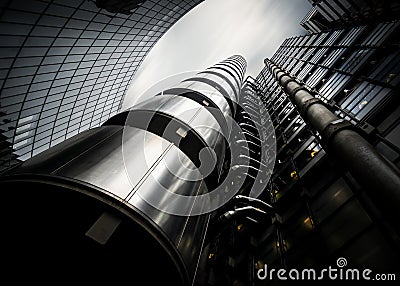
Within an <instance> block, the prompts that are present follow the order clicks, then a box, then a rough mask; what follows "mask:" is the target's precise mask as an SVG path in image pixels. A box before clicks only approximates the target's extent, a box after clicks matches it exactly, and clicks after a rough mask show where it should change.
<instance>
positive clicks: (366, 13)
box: [300, 0, 400, 33]
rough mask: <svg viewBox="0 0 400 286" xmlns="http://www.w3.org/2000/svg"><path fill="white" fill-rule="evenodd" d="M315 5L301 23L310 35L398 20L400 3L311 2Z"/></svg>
mask: <svg viewBox="0 0 400 286" xmlns="http://www.w3.org/2000/svg"><path fill="white" fill-rule="evenodd" d="M309 2H310V3H311V4H312V5H313V7H312V9H311V10H310V12H309V13H308V14H307V15H306V16H305V17H304V19H303V20H302V21H301V23H300V24H301V26H303V28H304V29H306V30H307V31H309V32H310V33H318V32H321V31H326V30H329V29H335V28H339V27H341V28H343V27H351V26H355V25H364V24H368V23H373V22H382V21H389V20H395V19H398V17H399V15H400V1H398V0H387V1H364V0H309Z"/></svg>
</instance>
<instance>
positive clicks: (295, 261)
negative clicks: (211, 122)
mask: <svg viewBox="0 0 400 286" xmlns="http://www.w3.org/2000/svg"><path fill="white" fill-rule="evenodd" d="M399 24H400V22H399V21H392V22H384V23H378V24H371V25H365V26H357V27H352V28H348V29H339V30H332V31H327V32H321V33H314V34H309V35H305V36H299V37H292V38H289V39H286V40H285V41H284V42H283V43H282V45H281V46H280V47H279V48H278V49H277V51H276V53H275V54H274V55H273V57H272V58H271V61H272V62H273V63H274V64H275V65H277V66H279V67H281V68H282V69H283V70H285V71H286V72H287V73H288V74H290V75H291V76H292V77H293V78H295V79H297V81H298V82H299V83H301V84H303V85H304V86H305V87H306V88H307V89H308V90H310V91H311V93H313V95H314V96H315V97H317V98H319V99H320V100H322V102H323V103H324V105H325V106H327V107H328V108H329V109H330V110H331V111H332V112H334V113H335V115H336V116H338V117H339V118H342V119H346V120H348V121H350V122H351V123H353V124H354V126H356V127H357V128H358V130H360V131H359V132H361V134H363V136H364V137H365V138H366V139H367V140H368V141H369V142H370V143H371V144H372V145H374V146H375V147H376V149H377V150H378V151H379V152H380V153H381V154H382V155H384V156H385V157H386V159H388V160H390V161H391V162H392V163H393V164H394V165H397V167H400V160H399V155H400V141H399V139H397V138H400V136H399V130H400V112H399V110H400V107H399V106H400V105H399V99H398V98H399V94H398V85H399V75H398V69H399V64H400V61H399V59H400V58H399V52H400V51H399V48H398V43H399V42H398V35H399V32H400V29H399ZM256 82H257V83H258V90H259V93H260V97H261V98H262V100H263V102H264V103H265V105H266V106H267V109H268V110H269V113H270V115H271V119H272V120H273V124H274V126H275V133H276V136H277V150H278V152H277V159H276V164H275V169H274V173H273V175H272V179H271V181H270V186H269V194H270V196H271V200H272V201H273V202H274V205H275V206H276V207H277V208H279V215H278V218H277V222H276V223H275V225H272V226H271V227H269V228H268V229H267V230H266V231H262V232H260V233H258V234H256V235H255V238H254V239H255V241H257V247H256V251H254V253H255V254H254V256H253V257H254V258H253V259H254V260H255V261H256V262H257V263H258V265H261V266H262V265H264V264H268V267H270V266H271V267H274V266H275V267H276V268H281V267H286V268H287V269H290V268H296V267H302V268H307V267H314V269H318V267H321V266H322V265H329V264H332V263H333V264H334V261H336V259H337V258H338V257H345V258H346V259H347V260H348V261H349V263H350V261H351V263H352V265H353V266H355V267H362V266H364V267H367V266H368V267H369V268H370V269H373V271H383V270H386V271H389V270H390V271H392V272H393V271H395V269H396V267H398V265H399V261H398V260H397V259H396V255H397V254H398V252H397V250H396V246H395V245H396V242H395V240H396V239H397V238H396V237H398V235H397V234H395V232H393V230H391V229H390V228H389V229H388V228H387V227H385V222H384V221H383V220H382V215H381V214H380V213H379V211H377V209H376V208H375V207H374V201H373V200H371V199H370V198H369V197H368V196H367V195H366V193H365V192H364V189H363V188H362V187H360V185H359V184H358V182H357V181H356V180H355V179H354V178H353V177H352V175H351V174H350V173H349V171H348V170H347V169H346V166H341V165H340V164H339V163H338V162H337V161H336V159H335V158H334V157H332V156H331V155H329V152H326V145H324V141H323V140H322V137H321V134H319V133H318V132H317V131H316V130H315V129H314V128H312V126H311V124H309V122H307V121H306V120H305V119H304V118H303V115H302V114H301V112H300V110H299V108H298V107H296V106H295V105H294V104H293V103H292V101H291V99H290V98H289V96H288V94H287V93H286V91H285V90H283V88H282V87H281V85H280V84H279V83H278V81H277V79H276V78H275V76H274V75H272V73H271V72H270V70H269V68H268V67H265V68H264V69H263V70H262V72H261V73H260V74H259V75H258V76H257V78H256ZM395 134H396V135H395ZM396 136H397V137H396ZM395 137H396V139H395ZM333 264H332V265H333ZM261 266H260V267H259V269H261V268H262V267H261ZM258 282H260V281H258ZM256 285H263V284H261V282H260V284H256Z"/></svg>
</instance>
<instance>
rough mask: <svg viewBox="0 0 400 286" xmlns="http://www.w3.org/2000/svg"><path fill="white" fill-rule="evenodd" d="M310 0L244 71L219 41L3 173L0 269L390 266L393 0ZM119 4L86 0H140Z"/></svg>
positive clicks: (399, 247)
mask: <svg viewBox="0 0 400 286" xmlns="http://www.w3.org/2000/svg"><path fill="white" fill-rule="evenodd" d="M12 2H13V1H12ZM98 2H100V1H98ZM147 2H148V1H146V2H145V3H147ZM40 3H42V2H40ZM52 3H53V2H52ZM104 3H105V2H103V1H102V3H98V5H100V6H101V5H105V4H104ZM157 3H158V2H157ZM312 3H313V6H314V8H313V10H311V12H310V13H311V14H309V15H307V17H306V18H305V21H303V22H302V25H303V26H304V27H305V28H306V29H307V30H308V31H309V32H310V33H309V34H307V35H304V36H294V37H291V38H288V39H286V40H285V41H284V42H283V43H282V44H281V46H280V47H278V49H277V50H276V52H275V54H274V55H273V56H272V57H271V58H267V59H265V67H264V68H263V70H262V71H261V72H260V74H259V75H257V76H256V77H255V78H252V77H245V70H246V62H245V60H244V58H243V57H241V56H232V57H230V58H228V59H226V60H224V61H221V62H220V63H217V64H215V65H213V66H211V67H210V68H208V69H206V70H204V71H202V72H199V73H197V74H196V75H194V76H192V77H191V78H187V79H185V80H183V81H182V82H180V83H179V84H177V85H176V86H172V87H170V88H168V89H166V90H164V91H163V92H161V93H159V94H156V95H154V96H153V97H151V98H149V99H147V100H146V101H143V102H141V103H139V104H137V105H135V106H133V107H132V108H131V109H130V110H127V111H124V112H118V108H116V109H115V110H114V109H113V112H111V111H110V114H109V118H108V119H107V118H106V117H104V119H107V120H105V121H104V122H102V120H103V119H100V120H99V118H103V117H100V116H99V117H96V119H93V120H98V121H96V123H95V124H93V125H91V123H88V125H85V126H86V127H85V128H86V129H89V130H83V129H82V130H81V129H80V127H79V129H78V131H76V132H77V133H78V134H76V135H74V134H75V133H71V135H70V136H71V137H70V138H68V139H67V140H65V141H63V142H61V143H58V144H56V145H55V146H52V147H51V148H50V149H48V150H45V151H43V152H41V153H40V154H36V155H35V156H34V157H33V158H30V159H28V160H27V161H25V162H23V163H20V164H18V165H17V166H16V167H14V168H13V169H11V170H8V171H7V172H6V173H4V174H3V175H2V176H1V177H0V187H1V189H2V190H5V191H4V192H3V196H2V198H3V200H4V202H6V203H4V206H3V207H2V208H1V211H2V213H1V214H2V217H3V218H7V219H5V221H4V224H3V229H4V230H5V231H4V232H3V233H2V238H1V240H2V241H1V242H2V244H1V247H2V249H1V250H2V251H1V253H2V258H3V259H4V260H5V261H6V262H7V263H6V264H5V265H6V268H4V269H5V270H6V271H4V273H5V276H7V275H8V276H7V277H12V278H13V279H14V281H16V279H24V278H25V277H24V276H15V275H13V270H15V269H19V270H20V271H21V272H24V273H29V274H31V275H29V278H30V279H31V280H32V281H33V280H35V281H39V280H43V279H45V278H47V277H50V276H46V275H43V271H42V270H41V269H46V271H48V272H49V271H51V273H52V274H53V275H57V277H63V278H64V279H76V277H78V275H81V277H83V278H82V279H85V280H89V281H91V282H94V281H96V282H97V281H102V282H104V280H106V279H107V280H108V279H110V280H113V281H114V283H117V281H120V280H123V281H124V282H126V281H134V282H136V281H146V282H147V283H148V284H149V285H161V284H165V285H196V286H212V285H216V286H228V285H246V286H247V285H249V286H250V285H251V286H254V285H256V286H257V285H260V286H261V285H287V284H293V283H303V282H306V283H313V281H312V280H317V279H318V278H319V277H321V275H322V274H321V273H324V272H323V271H325V273H324V276H323V280H324V281H322V283H324V285H325V283H327V284H329V282H331V280H335V281H333V282H334V283H335V284H337V283H342V282H344V283H347V282H349V281H344V280H361V281H362V280H364V277H363V276H362V275H363V271H364V270H365V269H370V270H371V272H367V275H368V277H369V278H370V279H371V280H372V279H375V280H377V279H381V280H393V279H396V280H398V279H400V276H399V275H400V273H399V272H398V269H400V268H399V267H400V259H399V257H400V226H399V223H398V209H399V207H400V171H399V168H400V104H399V103H400V99H399V98H400V97H399V96H400V95H399V82H400V76H399V70H400V68H399V67H400V49H399V44H400V43H399V40H398V39H400V37H399V34H400V27H399V25H400V21H399V17H398V16H396V15H397V14H396V13H397V12H396V7H397V6H396V5H397V1H356V0H346V1H344V0H343V1H342V0H330V1H312ZM381 3H384V4H385V5H386V6H382V7H384V9H383V10H382V9H380V8H379V7H380V5H381ZM92 4H94V3H92ZM60 5H61V4H60ZM82 5H83V4H82ZM85 5H87V3H86V2H85ZM129 5H132V6H129V7H121V6H117V7H114V9H111V8H110V7H109V6H101V7H103V8H102V10H100V11H103V12H104V10H106V11H108V13H110V11H114V12H113V13H115V9H118V11H119V12H118V14H117V15H122V16H121V17H125V16H123V15H126V13H128V14H129V12H127V11H131V10H132V11H137V10H135V9H139V8H140V7H142V6H141V5H140V3H139V4H138V3H136V1H130V2H129ZM137 5H139V6H137ZM142 5H143V4H142ZM363 5H364V6H365V7H364V6H363ZM136 6H137V7H136ZM378 6H379V7H378ZM104 7H106V8H104ZM363 7H364V8H365V9H364V8H363ZM368 7H369V8H368ZM388 7H390V10H391V11H392V12H391V13H388V12H384V11H387V10H385V9H387V8H388ZM128 8H129V9H128ZM328 8H329V9H328ZM367 8H368V9H367ZM313 11H314V12H313ZM316 11H317V12H318V13H317V12H316ZM382 11H383V12H382ZM103 12H101V13H103ZM342 12H343V13H342ZM99 13H100V12H99ZM104 13H105V12H104ZM313 13H314V14H313ZM382 13H383V14H382ZM310 15H311V16H312V17H309V16H310ZM131 16H132V15H131ZM131 16H127V17H131ZM321 17H322V18H321ZM329 17H331V18H329ZM332 17H333V18H332ZM321 19H322V20H321ZM320 24H321V25H320ZM18 58H19V57H18ZM18 58H15V61H16V62H17V61H18ZM112 82H113V86H114V85H115V86H116V88H117V83H116V82H115V83H114V81H112ZM82 92H84V91H82V90H81V89H79V90H78V91H77V96H78V97H79V96H80V94H81V93H82ZM67 93H68V90H67ZM85 96H86V95H85ZM110 96H111V95H110ZM65 97H66V96H64V93H63V94H62V98H65ZM46 100H47V99H46ZM85 100H87V99H85ZM2 102H3V101H2ZM46 102H47V101H44V102H43V103H42V105H41V107H40V108H44V106H46ZM85 102H86V101H85ZM96 102H97V99H96ZM2 104H3V103H2ZM85 104H86V103H85ZM75 105H77V104H75V103H74V106H75ZM84 106H86V105H84ZM95 110H97V109H95ZM101 110H103V109H101ZM60 112H61V110H60ZM71 112H72V111H71ZM83 112H85V111H83ZM101 112H103V111H101ZM57 114H58V113H56V115H54V116H55V117H54V118H58V115H57ZM68 116H69V115H67V118H69V117H68ZM71 116H73V114H72V115H71ZM79 116H81V115H79ZM101 116H102V115H101ZM79 118H80V117H79ZM38 120H39V121H40V119H38ZM54 120H56V119H54ZM39 121H38V122H39ZM16 122H19V121H16ZM85 122H86V121H85ZM88 122H92V119H90V120H88ZM99 123H101V124H100V126H97V125H99ZM35 124H36V123H35ZM29 126H30V125H29ZM35 126H36V125H35ZM51 126H52V125H51ZM96 126H97V127H96ZM35 128H36V127H35ZM68 128H69V127H68ZM68 128H67V130H68ZM11 130H13V129H11ZM20 130H22V131H23V130H24V129H20ZM80 131H82V132H80ZM13 132H15V131H13ZM51 132H53V131H51ZM67 134H69V133H67ZM6 135H7V134H5V135H3V136H6ZM6 138H8V137H6ZM57 142H58V141H57ZM5 147H6V148H8V150H9V152H11V151H12V152H14V151H15V150H18V145H17V146H16V145H15V144H14V143H13V142H11V143H9V144H8V145H6V146H5ZM11 190H13V191H11ZM39 258H40V259H39ZM71 261H72V263H71ZM329 268H333V269H336V271H335V272H334V274H337V275H336V278H330V277H332V276H330V277H329V274H328V273H327V269H329ZM271 269H274V271H273V272H268V273H267V272H266V270H271ZM293 269H295V270H298V272H297V273H299V274H298V276H297V274H296V272H293V271H292V276H291V277H289V275H288V273H289V272H290V271H291V270H293ZM348 269H350V270H351V271H350V272H346V270H348ZM278 270H281V271H280V272H279V273H280V276H281V277H282V276H283V277H284V278H285V277H286V280H281V279H279V278H278ZM303 270H306V271H304V272H303ZM340 270H343V272H340ZM356 270H357V271H358V272H357V271H356ZM314 273H315V274H314ZM340 273H342V274H340ZM357 273H358V274H357ZM267 274H268V275H267ZM377 274H378V275H379V276H376V275H377ZM260 275H261V276H264V277H265V279H260V277H259V276H260ZM314 275H315V276H314ZM393 275H395V276H393ZM314 277H315V278H314ZM334 277H335V276H334ZM296 280H303V281H296ZM81 281H82V280H81ZM318 282H320V281H317V283H318ZM132 283H133V282H132Z"/></svg>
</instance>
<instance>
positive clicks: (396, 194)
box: [265, 59, 400, 231]
mask: <svg viewBox="0 0 400 286" xmlns="http://www.w3.org/2000/svg"><path fill="white" fill-rule="evenodd" d="M265 64H266V65H267V66H268V67H269V69H270V71H271V73H272V74H273V76H274V77H275V79H276V80H277V81H278V83H279V84H280V85H281V86H282V87H283V89H284V91H285V92H286V93H287V94H288V96H289V99H290V100H291V101H292V103H293V104H294V105H295V107H297V109H299V111H300V113H301V114H302V115H303V117H304V119H305V120H307V121H308V122H309V124H310V125H311V126H312V127H314V128H315V129H316V130H317V131H318V132H319V133H320V134H321V136H322V139H323V140H324V141H325V142H326V144H327V151H328V153H330V154H333V156H334V157H335V158H337V159H338V161H339V162H341V163H342V165H343V166H345V167H346V168H347V169H348V170H349V171H350V173H351V174H352V176H353V177H354V178H355V179H356V180H357V182H358V183H359V184H360V185H361V186H362V187H363V189H364V190H365V192H366V194H367V195H368V196H369V197H370V198H371V199H372V201H373V202H374V203H375V204H376V206H377V207H378V208H379V210H380V211H381V213H382V214H383V216H384V218H385V219H386V220H387V221H388V222H390V223H391V225H392V226H393V227H394V228H396V229H397V230H398V231H399V230H400V227H399V224H398V220H397V219H396V218H397V217H398V213H399V211H398V209H399V207H400V171H399V170H398V169H397V168H396V167H395V166H394V165H392V164H390V163H389V162H388V161H387V160H386V159H385V158H383V157H382V156H381V155H380V154H379V153H378V152H377V150H376V149H375V148H374V147H373V146H372V145H371V144H370V143H369V142H368V141H367V140H366V139H364V138H363V137H362V136H361V135H360V134H359V133H358V132H357V131H355V130H354V126H353V125H352V124H351V123H350V122H347V121H345V120H342V119H339V118H338V117H337V116H336V115H335V114H333V113H332V112H331V111H330V110H329V109H328V108H327V107H325V106H324V104H323V103H322V102H321V101H320V100H318V99H317V98H315V97H314V96H313V95H312V94H311V93H310V92H309V91H308V90H307V89H306V88H305V87H304V86H302V85H301V84H299V83H298V82H297V81H296V79H295V78H293V77H291V76H290V75H289V74H287V73H286V72H285V71H284V70H282V69H281V68H280V67H278V66H277V65H275V64H274V63H273V62H271V61H270V60H269V59H266V60H265Z"/></svg>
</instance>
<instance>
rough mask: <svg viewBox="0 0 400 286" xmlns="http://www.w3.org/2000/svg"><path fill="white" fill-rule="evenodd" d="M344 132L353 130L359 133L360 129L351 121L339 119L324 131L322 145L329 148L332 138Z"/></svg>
mask: <svg viewBox="0 0 400 286" xmlns="http://www.w3.org/2000/svg"><path fill="white" fill-rule="evenodd" d="M342 130H353V131H356V132H358V128H357V127H356V126H355V125H354V124H352V123H351V122H350V121H347V120H345V119H338V120H335V121H332V122H331V123H329V124H328V125H327V126H326V127H325V128H324V130H323V131H322V134H321V135H322V143H323V144H324V145H325V146H326V147H328V148H329V144H330V142H331V141H332V138H333V137H334V136H335V135H336V134H337V133H338V132H340V131H342Z"/></svg>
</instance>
